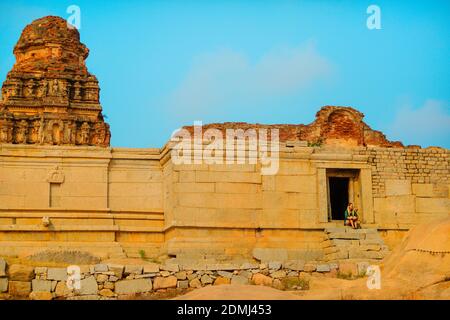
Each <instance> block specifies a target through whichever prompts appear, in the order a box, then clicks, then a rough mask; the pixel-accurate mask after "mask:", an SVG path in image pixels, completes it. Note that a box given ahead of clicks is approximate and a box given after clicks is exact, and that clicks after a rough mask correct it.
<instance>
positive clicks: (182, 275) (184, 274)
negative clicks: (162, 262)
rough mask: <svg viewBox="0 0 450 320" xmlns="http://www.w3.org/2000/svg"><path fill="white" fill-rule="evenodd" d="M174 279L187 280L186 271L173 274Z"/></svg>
mask: <svg viewBox="0 0 450 320" xmlns="http://www.w3.org/2000/svg"><path fill="white" fill-rule="evenodd" d="M175 277H177V279H178V280H186V278H187V274H186V271H179V272H177V273H175Z"/></svg>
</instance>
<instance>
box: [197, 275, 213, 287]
mask: <svg viewBox="0 0 450 320" xmlns="http://www.w3.org/2000/svg"><path fill="white" fill-rule="evenodd" d="M200 281H201V283H202V284H203V285H206V284H211V283H213V279H212V278H211V277H210V276H208V275H206V274H204V275H203V276H202V277H201V278H200Z"/></svg>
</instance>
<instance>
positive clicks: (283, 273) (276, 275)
mask: <svg viewBox="0 0 450 320" xmlns="http://www.w3.org/2000/svg"><path fill="white" fill-rule="evenodd" d="M270 276H271V277H272V278H274V279H280V278H284V277H286V271H284V270H278V271H275V272H272V273H271V274H270Z"/></svg>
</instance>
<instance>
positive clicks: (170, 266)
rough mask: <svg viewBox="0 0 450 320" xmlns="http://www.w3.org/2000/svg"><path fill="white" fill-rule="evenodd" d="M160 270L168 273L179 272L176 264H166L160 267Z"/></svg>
mask: <svg viewBox="0 0 450 320" xmlns="http://www.w3.org/2000/svg"><path fill="white" fill-rule="evenodd" d="M160 269H161V270H164V271H170V272H178V271H180V267H179V265H178V264H176V263H167V264H164V265H162V266H161V267H160Z"/></svg>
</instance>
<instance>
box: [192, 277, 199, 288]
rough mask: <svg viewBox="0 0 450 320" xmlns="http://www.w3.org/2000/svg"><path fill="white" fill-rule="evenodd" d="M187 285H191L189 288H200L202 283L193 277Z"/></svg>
mask: <svg viewBox="0 0 450 320" xmlns="http://www.w3.org/2000/svg"><path fill="white" fill-rule="evenodd" d="M189 287H191V288H201V287H202V283H201V282H200V280H199V279H197V278H195V279H192V280H191V281H190V282H189Z"/></svg>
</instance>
